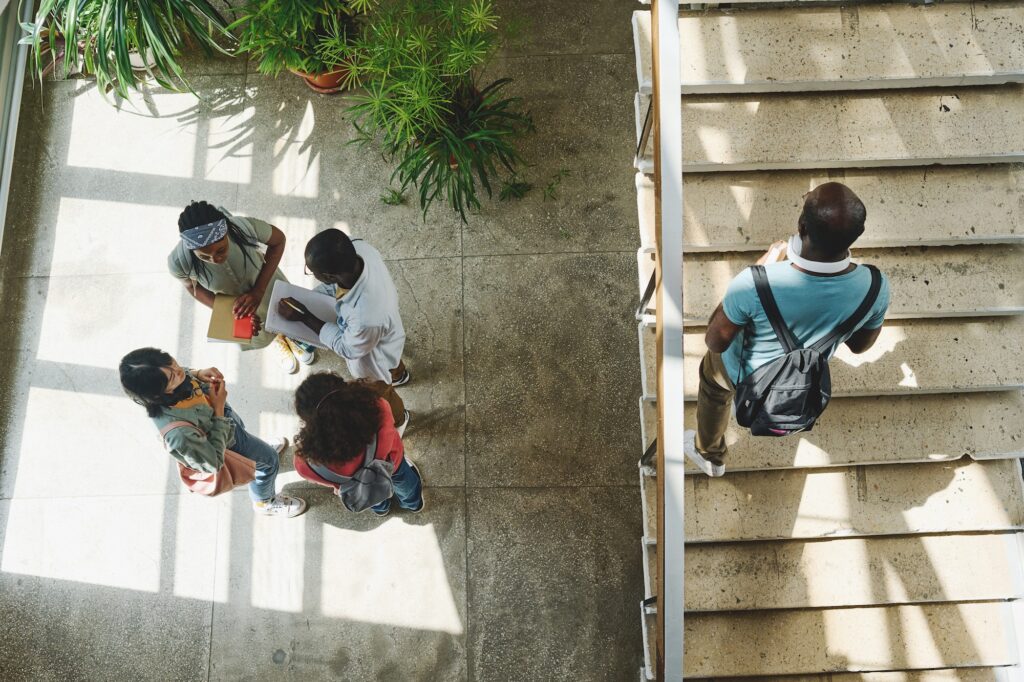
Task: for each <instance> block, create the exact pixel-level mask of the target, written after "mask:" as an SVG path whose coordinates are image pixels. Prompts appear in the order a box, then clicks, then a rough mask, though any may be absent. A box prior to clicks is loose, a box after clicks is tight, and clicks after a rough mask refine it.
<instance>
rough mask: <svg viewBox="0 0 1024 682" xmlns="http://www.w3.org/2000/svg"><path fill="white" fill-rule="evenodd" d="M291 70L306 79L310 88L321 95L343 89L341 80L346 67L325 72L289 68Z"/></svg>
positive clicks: (346, 73) (344, 74)
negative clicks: (307, 71) (309, 71)
mask: <svg viewBox="0 0 1024 682" xmlns="http://www.w3.org/2000/svg"><path fill="white" fill-rule="evenodd" d="M291 72H292V73H294V74H295V75H296V76H299V77H300V78H302V80H304V81H306V85H308V86H309V89H310V90H312V91H313V92H319V93H320V94H321V95H333V94H335V93H338V92H341V91H342V90H344V89H345V88H344V87H343V86H342V85H341V82H342V81H343V80H344V79H345V76H347V75H348V69H338V70H337V71H329V72H327V73H305V72H303V71H298V70H296V69H291Z"/></svg>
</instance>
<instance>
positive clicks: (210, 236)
mask: <svg viewBox="0 0 1024 682" xmlns="http://www.w3.org/2000/svg"><path fill="white" fill-rule="evenodd" d="M227 233H228V221H227V218H221V219H220V220H218V221H217V222H214V223H207V224H206V225H200V226H199V227H190V228H189V229H187V230H185V231H184V232H182V233H181V241H183V242H185V246H186V247H187V248H189V249H201V248H203V247H206V246H209V245H210V244H213V243H214V242H219V241H220V240H221V239H224V235H226V234H227Z"/></svg>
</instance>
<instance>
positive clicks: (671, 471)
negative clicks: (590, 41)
mask: <svg viewBox="0 0 1024 682" xmlns="http://www.w3.org/2000/svg"><path fill="white" fill-rule="evenodd" d="M652 12H653V16H652V27H653V29H654V40H653V47H654V50H655V54H654V55H653V60H652V63H653V66H654V68H653V76H654V78H653V85H654V100H655V106H656V108H657V126H656V127H655V140H656V148H655V192H656V196H657V197H658V205H657V209H658V210H657V211H656V214H655V215H656V223H657V233H658V259H659V264H658V274H659V277H660V280H661V286H660V287H659V288H658V293H657V295H658V317H657V319H658V339H659V342H660V343H659V347H658V409H659V415H658V417H659V418H658V443H659V447H658V488H659V490H658V501H659V502H658V506H659V509H658V516H659V519H658V546H659V548H660V551H659V552H658V558H659V561H661V564H662V565H661V570H660V571H659V576H661V577H660V582H661V585H659V592H658V602H659V603H658V620H659V623H658V633H659V642H660V643H661V645H662V646H661V647H659V648H660V651H659V665H658V667H659V671H658V673H659V679H660V680H662V681H670V682H676V681H677V680H681V679H683V646H684V641H683V633H684V622H683V618H684V600H683V593H684V585H683V566H684V549H685V546H686V530H685V527H684V517H683V510H684V508H685V507H684V494H685V477H684V473H683V471H684V469H683V462H684V459H685V455H684V454H683V430H684V429H683V165H682V157H683V143H682V131H683V125H682V105H681V99H682V92H681V85H680V83H681V78H680V63H679V60H680V49H679V23H678V17H679V0H654V2H653V3H652Z"/></svg>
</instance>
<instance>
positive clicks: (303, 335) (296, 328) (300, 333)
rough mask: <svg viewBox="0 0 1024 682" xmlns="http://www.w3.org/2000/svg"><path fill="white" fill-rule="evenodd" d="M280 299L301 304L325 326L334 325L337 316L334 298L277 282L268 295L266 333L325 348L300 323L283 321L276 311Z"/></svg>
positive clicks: (318, 338) (318, 339) (309, 330)
mask: <svg viewBox="0 0 1024 682" xmlns="http://www.w3.org/2000/svg"><path fill="white" fill-rule="evenodd" d="M282 298H294V299H295V300H297V301H300V302H301V303H303V304H304V305H305V306H306V308H308V309H309V312H311V313H313V314H314V315H316V316H317V317H319V318H320V319H321V320H323V321H324V322H325V323H327V324H336V323H337V315H336V314H335V312H334V297H333V296H331V295H330V294H322V293H320V292H319V291H312V290H310V289H303V288H302V287H300V286H298V285H295V284H291V283H290V282H283V281H281V280H277V281H276V282H274V290H273V291H272V292H271V293H270V307H269V309H268V310H267V322H266V324H265V325H264V326H265V327H266V329H267V331H270V332H273V333H275V334H284V335H285V336H287V337H288V338H289V339H298V340H299V341H305V342H306V343H311V344H313V345H314V346H316V347H318V348H326V346H324V345H323V344H322V343H320V337H319V336H317V335H316V334H315V333H314V332H313V330H312V329H310V328H309V327H307V326H306V325H305V324H303V323H302V322H291V321H289V320H286V319H284V317H282V316H281V313H280V312H278V310H277V304H278V303H279V302H280V301H281V299H282Z"/></svg>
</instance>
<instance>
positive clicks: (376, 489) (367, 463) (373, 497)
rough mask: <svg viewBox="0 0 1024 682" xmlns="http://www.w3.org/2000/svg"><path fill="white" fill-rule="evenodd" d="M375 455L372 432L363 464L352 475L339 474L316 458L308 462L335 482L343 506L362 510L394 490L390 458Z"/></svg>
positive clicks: (352, 509) (374, 440) (389, 495)
mask: <svg viewBox="0 0 1024 682" xmlns="http://www.w3.org/2000/svg"><path fill="white" fill-rule="evenodd" d="M376 457H377V436H374V437H373V440H371V441H370V443H369V445H367V446H366V455H365V456H364V458H363V466H361V467H360V468H359V470H358V471H356V472H355V473H354V474H352V475H351V476H342V475H341V474H337V473H335V472H333V471H331V470H330V469H328V468H327V467H325V466H323V465H322V464H317V463H316V462H308V464H309V467H310V468H311V469H312V470H313V471H315V472H316V473H317V474H319V475H320V476H321V478H324V479H325V480H328V481H330V482H331V483H337V484H338V497H340V498H341V503H342V504H343V505H345V509H348V510H349V511H353V512H361V511H366V510H367V509H369V508H370V507H372V506H374V505H377V504H380V503H381V502H383V501H385V500H390V499H391V496H392V495H394V493H395V484H394V483H393V482H392V480H391V474H392V473H394V471H393V466H392V464H391V462H389V461H387V460H383V459H377V458H376Z"/></svg>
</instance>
